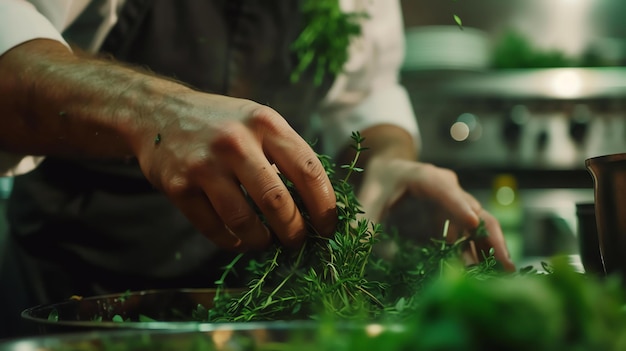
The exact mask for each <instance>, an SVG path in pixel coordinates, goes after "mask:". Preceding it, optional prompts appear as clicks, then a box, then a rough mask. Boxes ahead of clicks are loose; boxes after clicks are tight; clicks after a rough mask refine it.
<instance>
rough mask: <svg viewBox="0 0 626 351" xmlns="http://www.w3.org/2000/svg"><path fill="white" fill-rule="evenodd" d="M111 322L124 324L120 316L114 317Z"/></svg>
mask: <svg viewBox="0 0 626 351" xmlns="http://www.w3.org/2000/svg"><path fill="white" fill-rule="evenodd" d="M111 320H112V321H113V322H117V323H122V322H124V318H123V317H122V316H120V315H119V314H116V315H114V316H113V318H111Z"/></svg>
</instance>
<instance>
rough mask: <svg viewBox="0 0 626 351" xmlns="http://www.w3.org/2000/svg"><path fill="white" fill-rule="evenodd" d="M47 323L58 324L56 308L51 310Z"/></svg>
mask: <svg viewBox="0 0 626 351" xmlns="http://www.w3.org/2000/svg"><path fill="white" fill-rule="evenodd" d="M48 321H50V322H58V321H59V311H57V309H56V308H53V309H52V311H50V313H49V314H48Z"/></svg>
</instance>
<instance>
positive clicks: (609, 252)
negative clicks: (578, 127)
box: [586, 153, 626, 278]
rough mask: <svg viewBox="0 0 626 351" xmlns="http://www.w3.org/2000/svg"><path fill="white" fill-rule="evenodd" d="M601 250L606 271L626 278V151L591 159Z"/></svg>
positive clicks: (589, 168)
mask: <svg viewBox="0 0 626 351" xmlns="http://www.w3.org/2000/svg"><path fill="white" fill-rule="evenodd" d="M586 166H587V169H588V170H589V172H590V173H591V175H592V176H593V180H594V196H595V214H596V222H597V229H598V238H599V243H600V252H601V254H602V258H603V261H604V268H605V270H606V272H607V274H610V273H619V274H621V275H622V277H623V278H626V255H625V253H626V153H621V154H613V155H605V156H599V157H594V158H590V159H588V160H587V161H586Z"/></svg>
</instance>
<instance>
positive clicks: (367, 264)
mask: <svg viewBox="0 0 626 351" xmlns="http://www.w3.org/2000/svg"><path fill="white" fill-rule="evenodd" d="M352 139H353V141H354V148H355V150H356V153H355V156H354V159H353V161H352V162H351V163H350V164H348V165H345V166H343V167H342V168H345V169H346V172H345V174H346V175H345V177H343V178H341V179H337V177H336V175H335V171H334V165H333V164H331V162H330V160H329V158H328V157H326V156H323V155H322V156H320V160H321V162H322V164H323V165H324V168H325V170H326V172H327V175H328V177H329V178H330V179H331V183H332V185H333V189H334V191H335V195H336V198H337V210H338V220H339V224H338V225H337V228H336V231H335V233H334V235H333V236H332V237H330V238H329V237H323V236H320V235H318V234H317V233H316V232H315V231H314V230H312V227H309V228H311V231H310V232H309V235H308V238H307V240H306V241H305V243H304V245H303V246H302V247H300V248H299V249H298V250H293V249H288V248H286V247H283V246H281V245H280V244H276V245H275V246H274V247H273V248H272V249H271V250H269V251H267V252H266V253H264V254H263V255H262V256H261V257H260V258H254V259H250V260H249V261H248V265H247V269H246V272H236V271H235V266H236V264H237V263H238V261H240V260H242V259H245V257H246V256H245V255H244V254H241V255H239V256H237V258H236V259H235V260H234V261H233V262H232V263H231V264H230V265H228V266H227V267H226V268H225V270H224V273H223V276H222V279H220V280H218V281H217V282H216V284H217V286H218V288H217V294H216V297H215V300H214V306H213V308H211V309H210V310H209V311H208V313H207V315H206V316H205V318H206V320H208V321H214V322H225V321H236V322H241V321H254V320H277V319H310V318H319V317H320V316H334V317H338V318H341V319H359V320H363V319H367V320H375V319H381V318H389V317H391V316H396V317H399V316H400V315H402V312H406V311H410V310H411V309H413V308H415V307H416V306H415V304H416V301H417V300H418V299H417V295H418V294H419V293H420V292H421V290H422V289H423V288H424V287H425V286H426V285H427V284H428V283H429V282H430V281H432V280H433V279H435V278H437V277H438V276H439V274H440V272H442V270H443V269H445V268H446V267H454V266H456V265H457V264H458V262H457V261H456V258H457V257H458V255H459V253H460V250H461V249H463V248H464V247H465V245H466V244H467V243H468V242H469V241H471V240H472V239H473V238H470V237H463V238H459V239H457V240H456V241H453V242H448V241H447V240H446V238H445V236H446V235H447V232H446V231H444V234H443V236H442V238H440V239H439V240H433V242H432V245H430V246H427V247H423V246H417V245H413V244H411V243H410V242H402V243H401V245H399V247H401V248H402V250H401V251H400V252H398V253H397V254H396V255H395V256H394V259H393V260H392V261H388V260H383V259H382V258H379V257H377V256H376V254H375V252H374V250H373V247H374V245H375V244H376V243H377V242H378V241H380V240H381V239H383V238H386V237H389V235H388V234H386V233H383V231H382V227H381V226H380V225H379V224H374V223H372V222H370V221H368V220H366V219H363V218H361V217H360V216H359V215H360V214H362V213H363V212H362V211H361V208H360V205H359V202H358V200H357V198H356V196H355V194H354V191H353V188H352V186H351V185H350V183H349V178H350V176H351V175H352V174H353V173H354V172H361V171H362V169H360V168H358V167H356V164H357V161H358V158H359V157H360V155H361V153H362V152H363V151H364V149H363V146H362V142H363V139H362V137H361V136H360V134H359V133H358V132H355V133H353V135H352ZM283 180H284V182H285V184H286V186H287V187H288V189H289V190H290V192H291V195H292V196H293V198H294V201H295V202H296V203H297V204H300V205H301V204H302V202H301V200H300V199H299V195H298V193H297V191H296V189H295V187H294V186H293V184H291V183H290V182H289V181H288V180H287V179H286V178H283ZM304 208H305V207H304V206H302V207H300V209H301V211H302V216H303V218H305V219H307V218H309V216H308V215H307V213H306V211H305V210H304ZM395 240H397V241H399V240H401V239H400V238H397V237H396V238H395ZM482 255H484V260H483V262H482V263H480V264H479V265H477V266H475V267H473V268H472V269H470V270H468V271H467V272H468V274H474V275H482V274H491V273H492V272H494V267H495V258H494V257H493V253H492V252H483V253H482ZM230 274H240V275H244V276H245V277H246V279H247V280H248V281H249V284H248V286H247V288H246V289H244V291H243V292H241V293H233V292H232V291H229V289H228V286H226V284H225V281H226V278H227V277H228V276H229V275H230Z"/></svg>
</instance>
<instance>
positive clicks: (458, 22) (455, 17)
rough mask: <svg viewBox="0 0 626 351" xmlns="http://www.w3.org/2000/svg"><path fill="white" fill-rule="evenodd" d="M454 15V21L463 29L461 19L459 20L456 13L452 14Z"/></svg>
mask: <svg viewBox="0 0 626 351" xmlns="http://www.w3.org/2000/svg"><path fill="white" fill-rule="evenodd" d="M452 16H453V17H454V22H455V23H456V24H457V25H458V26H459V28H461V29H463V21H461V17H459V16H457V15H452Z"/></svg>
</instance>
